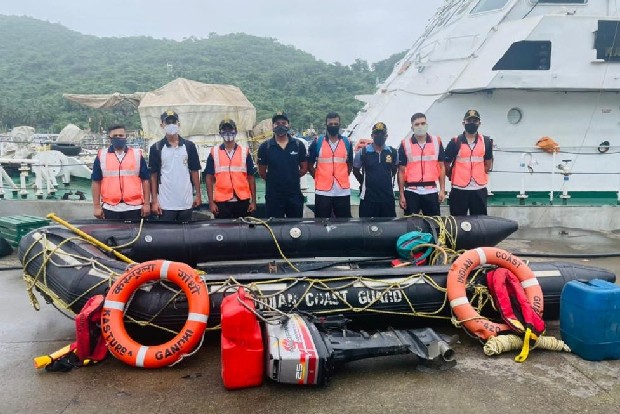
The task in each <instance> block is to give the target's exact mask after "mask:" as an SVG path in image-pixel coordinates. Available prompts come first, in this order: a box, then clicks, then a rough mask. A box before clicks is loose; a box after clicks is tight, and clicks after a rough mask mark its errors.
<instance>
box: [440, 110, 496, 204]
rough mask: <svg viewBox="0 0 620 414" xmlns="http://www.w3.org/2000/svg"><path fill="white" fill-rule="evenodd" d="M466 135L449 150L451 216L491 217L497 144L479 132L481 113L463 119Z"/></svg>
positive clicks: (473, 112) (451, 145)
mask: <svg viewBox="0 0 620 414" xmlns="http://www.w3.org/2000/svg"><path fill="white" fill-rule="evenodd" d="M463 127H464V128H465V131H464V132H463V133H462V134H461V135H459V136H457V137H455V138H454V139H452V140H451V141H450V142H449V143H448V146H447V147H446V156H445V163H446V169H447V171H448V175H449V177H450V181H451V182H452V189H451V190H450V214H451V215H453V216H465V215H467V211H469V214H470V215H486V214H487V194H488V193H487V188H486V185H487V183H488V182H489V175H488V173H489V171H491V168H492V167H493V142H492V141H491V139H490V138H489V137H485V136H483V135H482V134H480V133H479V132H478V128H479V127H480V113H478V111H477V110H475V109H470V110H468V111H467V112H466V113H465V117H464V118H463Z"/></svg>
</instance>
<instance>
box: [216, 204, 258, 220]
mask: <svg viewBox="0 0 620 414" xmlns="http://www.w3.org/2000/svg"><path fill="white" fill-rule="evenodd" d="M215 204H217V210H218V212H217V214H216V215H215V218H216V219H236V218H239V217H247V216H251V215H252V214H250V213H248V207H249V206H250V200H239V201H228V202H217V201H216V202H215Z"/></svg>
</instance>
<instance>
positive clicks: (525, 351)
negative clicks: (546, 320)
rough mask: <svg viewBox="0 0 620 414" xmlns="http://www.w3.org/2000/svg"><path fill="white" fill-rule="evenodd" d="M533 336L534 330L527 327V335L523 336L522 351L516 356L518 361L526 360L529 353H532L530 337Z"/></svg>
mask: <svg viewBox="0 0 620 414" xmlns="http://www.w3.org/2000/svg"><path fill="white" fill-rule="evenodd" d="M531 336H532V330H531V329H530V328H527V329H526V330H525V337H523V348H521V353H520V354H519V355H517V356H516V358H515V361H516V362H524V361H525V360H526V359H527V357H528V355H529V354H530V338H531Z"/></svg>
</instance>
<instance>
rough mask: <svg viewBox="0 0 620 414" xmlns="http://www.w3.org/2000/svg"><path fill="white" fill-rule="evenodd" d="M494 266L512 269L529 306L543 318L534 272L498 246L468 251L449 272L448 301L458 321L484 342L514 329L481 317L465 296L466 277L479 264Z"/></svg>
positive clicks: (540, 298) (541, 294)
mask: <svg viewBox="0 0 620 414" xmlns="http://www.w3.org/2000/svg"><path fill="white" fill-rule="evenodd" d="M484 264H492V265H496V266H499V267H503V268H505V269H508V270H510V271H511V272H512V273H514V274H515V276H517V278H518V279H519V282H520V283H521V286H522V287H523V290H525V294H526V296H527V299H528V301H529V303H530V304H531V305H532V308H533V309H534V311H535V312H536V313H537V314H538V315H540V316H541V317H542V314H543V293H542V289H541V288H540V284H539V283H538V279H536V276H535V275H534V272H532V270H531V269H530V268H529V267H528V266H527V265H526V264H525V263H524V262H523V261H522V260H521V259H519V258H518V257H516V256H514V255H513V254H512V253H509V252H507V251H505V250H502V249H498V248H495V247H479V248H477V249H472V250H468V251H466V252H465V253H463V254H462V255H461V256H459V258H458V259H457V260H456V261H455V262H454V263H452V265H451V266H450V271H449V272H448V282H447V287H448V300H449V301H450V307H451V308H452V311H453V312H454V315H455V316H456V317H457V319H458V321H459V322H462V323H463V326H464V327H465V329H466V330H467V332H469V333H470V334H472V335H473V336H476V337H478V338H480V339H482V340H483V341H486V340H487V339H489V338H491V337H493V336H497V334H498V333H500V332H502V331H510V330H511V328H510V327H509V326H508V325H506V324H504V323H496V322H492V321H490V320H488V319H487V318H485V317H483V316H480V314H478V312H476V310H475V309H474V308H473V306H472V305H471V304H470V303H469V299H467V295H466V287H467V278H468V277H469V274H470V273H471V271H472V270H473V269H475V268H476V267H478V266H480V265H484Z"/></svg>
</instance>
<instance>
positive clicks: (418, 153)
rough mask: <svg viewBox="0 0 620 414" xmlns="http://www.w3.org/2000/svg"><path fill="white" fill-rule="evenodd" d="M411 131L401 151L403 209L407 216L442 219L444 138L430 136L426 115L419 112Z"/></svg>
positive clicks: (401, 204) (444, 178) (403, 142)
mask: <svg viewBox="0 0 620 414" xmlns="http://www.w3.org/2000/svg"><path fill="white" fill-rule="evenodd" d="M411 131H412V135H411V138H408V137H407V138H405V139H404V140H403V141H402V142H401V144H400V147H399V149H398V157H399V162H400V167H399V171H398V189H399V191H400V206H401V208H403V209H404V210H405V215H410V214H418V212H420V210H421V211H422V214H423V215H425V216H439V215H440V211H439V204H440V203H441V202H442V201H443V200H444V198H445V195H446V187H445V185H446V173H445V166H444V163H443V160H444V156H445V155H444V148H443V145H442V143H441V138H439V137H438V136H432V135H430V134H429V133H428V123H427V121H426V115H424V114H422V113H419V112H418V113H416V114H413V116H412V117H411ZM437 183H439V189H437Z"/></svg>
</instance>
